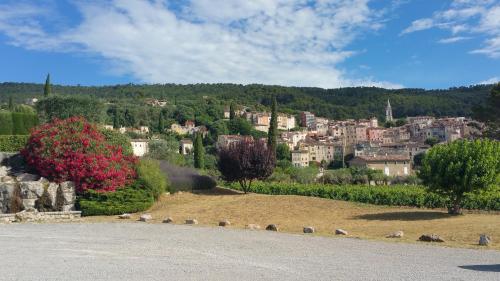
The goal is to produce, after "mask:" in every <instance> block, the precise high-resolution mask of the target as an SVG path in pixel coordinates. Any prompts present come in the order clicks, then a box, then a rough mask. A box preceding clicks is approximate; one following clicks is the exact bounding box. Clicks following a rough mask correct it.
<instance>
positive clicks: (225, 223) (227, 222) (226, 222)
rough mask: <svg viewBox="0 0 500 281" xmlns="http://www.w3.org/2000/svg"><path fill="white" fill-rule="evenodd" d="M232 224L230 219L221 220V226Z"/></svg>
mask: <svg viewBox="0 0 500 281" xmlns="http://www.w3.org/2000/svg"><path fill="white" fill-rule="evenodd" d="M230 225H231V222H229V221H228V220H223V221H220V222H219V226H230Z"/></svg>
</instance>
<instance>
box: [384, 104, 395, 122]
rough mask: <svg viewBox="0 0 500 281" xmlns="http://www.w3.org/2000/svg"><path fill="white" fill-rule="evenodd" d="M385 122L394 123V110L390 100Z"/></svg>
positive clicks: (386, 108) (386, 109)
mask: <svg viewBox="0 0 500 281" xmlns="http://www.w3.org/2000/svg"><path fill="white" fill-rule="evenodd" d="M385 121H386V122H392V121H394V119H393V118H392V108H391V103H390V102H389V100H387V106H386V107H385Z"/></svg>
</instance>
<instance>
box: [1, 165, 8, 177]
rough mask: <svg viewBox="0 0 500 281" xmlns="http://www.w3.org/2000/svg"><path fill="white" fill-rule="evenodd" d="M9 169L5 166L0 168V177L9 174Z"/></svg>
mask: <svg viewBox="0 0 500 281" xmlns="http://www.w3.org/2000/svg"><path fill="white" fill-rule="evenodd" d="M9 170H10V169H9V168H7V167H6V166H0V177H5V176H7V175H8V174H9Z"/></svg>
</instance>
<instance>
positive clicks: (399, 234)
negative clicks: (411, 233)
mask: <svg viewBox="0 0 500 281" xmlns="http://www.w3.org/2000/svg"><path fill="white" fill-rule="evenodd" d="M404 235H405V234H404V232H403V231H402V230H399V231H396V232H393V233H391V234H389V235H387V236H386V238H401V237H403V236H404Z"/></svg>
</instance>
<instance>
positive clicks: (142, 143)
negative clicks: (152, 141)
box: [130, 139, 149, 157]
mask: <svg viewBox="0 0 500 281" xmlns="http://www.w3.org/2000/svg"><path fill="white" fill-rule="evenodd" d="M130 145H132V152H133V154H134V155H135V156H138V157H142V156H144V155H146V154H147V153H148V152H149V141H148V140H146V139H133V140H131V141H130Z"/></svg>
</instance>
